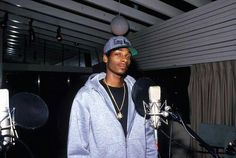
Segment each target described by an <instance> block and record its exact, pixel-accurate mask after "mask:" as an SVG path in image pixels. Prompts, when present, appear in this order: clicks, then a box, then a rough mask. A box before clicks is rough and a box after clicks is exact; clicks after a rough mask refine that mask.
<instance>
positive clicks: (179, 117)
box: [169, 112, 220, 158]
mask: <svg viewBox="0 0 236 158" xmlns="http://www.w3.org/2000/svg"><path fill="white" fill-rule="evenodd" d="M169 114H170V116H171V117H172V118H173V119H174V121H176V122H178V123H179V124H181V125H182V126H183V127H184V128H185V129H186V130H187V131H188V133H189V134H190V135H191V136H193V137H194V138H195V139H196V140H197V141H198V142H199V144H200V145H201V146H203V147H204V148H205V149H206V150H207V151H208V152H209V153H210V154H211V155H212V156H213V157H214V158H220V157H219V155H218V154H217V153H216V151H215V150H214V149H213V148H212V147H211V146H210V145H209V144H207V143H206V142H205V141H204V140H203V139H202V138H201V137H199V136H198V134H197V133H196V132H194V131H193V130H192V129H191V128H190V127H189V126H188V125H186V124H185V123H184V121H183V120H182V118H181V116H180V114H179V113H177V112H176V114H174V113H172V112H169Z"/></svg>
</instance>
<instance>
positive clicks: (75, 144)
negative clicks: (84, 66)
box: [67, 36, 157, 158]
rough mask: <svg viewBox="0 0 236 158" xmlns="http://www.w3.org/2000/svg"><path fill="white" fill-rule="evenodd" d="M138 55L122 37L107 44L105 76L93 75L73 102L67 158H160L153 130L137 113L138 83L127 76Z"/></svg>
mask: <svg viewBox="0 0 236 158" xmlns="http://www.w3.org/2000/svg"><path fill="white" fill-rule="evenodd" d="M136 54H137V51H136V50H135V49H134V48H132V47H131V43H130V42H129V40H128V39H127V38H125V37H123V36H115V37H112V38H110V39H109V41H108V42H107V43H106V45H105V47H104V55H103V62H104V63H105V64H106V73H99V74H93V75H91V76H90V77H89V79H88V80H87V82H86V83H85V85H84V86H83V87H82V88H81V89H80V90H79V92H78V93H77V95H76V97H75V98H74V101H73V105H72V109H71V116H70V123H69V133H68V150H67V155H68V158H157V148H156V145H155V139H154V130H153V128H152V127H151V126H150V123H149V122H148V121H146V120H145V119H144V118H143V117H141V116H140V115H139V114H138V113H137V112H136V111H135V106H134V103H133V101H132V98H131V90H132V86H133V85H134V82H135V80H134V78H132V77H131V76H128V75H126V71H127V70H128V67H129V65H130V63H131V56H132V55H136ZM145 122H146V123H145Z"/></svg>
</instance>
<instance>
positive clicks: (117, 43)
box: [113, 39, 130, 46]
mask: <svg viewBox="0 0 236 158" xmlns="http://www.w3.org/2000/svg"><path fill="white" fill-rule="evenodd" d="M113 43H114V45H123V44H125V45H128V46H129V45H130V43H129V42H128V41H126V40H125V39H114V40H113Z"/></svg>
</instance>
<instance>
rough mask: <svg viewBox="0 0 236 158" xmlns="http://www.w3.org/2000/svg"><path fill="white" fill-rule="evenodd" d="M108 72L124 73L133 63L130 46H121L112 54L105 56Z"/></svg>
mask: <svg viewBox="0 0 236 158" xmlns="http://www.w3.org/2000/svg"><path fill="white" fill-rule="evenodd" d="M103 61H104V62H105V63H106V69H107V73H113V74H116V75H124V74H125V72H126V71H127V70H128V67H129V65H130V63H131V54H130V52H129V49H128V48H119V49H117V50H114V51H112V52H111V54H110V56H109V57H108V56H106V55H104V56H103Z"/></svg>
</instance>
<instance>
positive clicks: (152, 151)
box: [146, 122, 158, 158]
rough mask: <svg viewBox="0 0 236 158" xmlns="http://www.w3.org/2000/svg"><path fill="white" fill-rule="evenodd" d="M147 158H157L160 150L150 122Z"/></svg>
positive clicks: (147, 129) (147, 125) (148, 126)
mask: <svg viewBox="0 0 236 158" xmlns="http://www.w3.org/2000/svg"><path fill="white" fill-rule="evenodd" d="M146 144H147V148H146V158H157V155H158V149H157V144H156V141H155V136H154V129H153V128H152V127H151V125H150V122H148V123H147V124H146Z"/></svg>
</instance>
